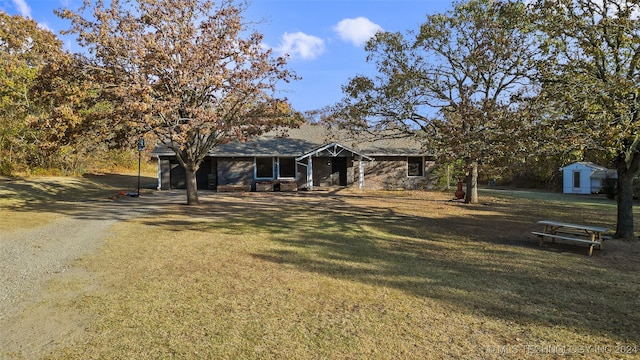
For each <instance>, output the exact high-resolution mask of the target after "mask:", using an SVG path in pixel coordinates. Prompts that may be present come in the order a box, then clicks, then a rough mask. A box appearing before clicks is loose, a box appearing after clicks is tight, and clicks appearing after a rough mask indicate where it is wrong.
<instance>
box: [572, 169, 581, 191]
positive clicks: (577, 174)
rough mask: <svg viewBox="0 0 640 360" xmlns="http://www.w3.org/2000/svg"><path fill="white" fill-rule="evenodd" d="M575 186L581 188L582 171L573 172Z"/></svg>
mask: <svg viewBox="0 0 640 360" xmlns="http://www.w3.org/2000/svg"><path fill="white" fill-rule="evenodd" d="M573 187H574V188H580V171H574V172H573Z"/></svg>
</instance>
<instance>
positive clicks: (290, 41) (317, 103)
mask: <svg viewBox="0 0 640 360" xmlns="http://www.w3.org/2000/svg"><path fill="white" fill-rule="evenodd" d="M81 3H82V1H81V0H0V10H2V11H5V12H7V13H9V14H20V15H23V16H26V17H30V18H32V19H34V20H35V21H37V22H38V23H39V24H40V25H41V26H42V27H44V28H47V29H49V30H51V31H52V32H53V33H55V34H56V35H58V36H61V35H60V30H63V29H66V28H68V25H69V24H68V23H66V22H65V21H62V20H61V19H59V18H57V17H56V16H55V14H54V13H53V9H56V8H63V7H68V8H69V9H72V10H75V9H77V8H78V7H79V6H80V5H81ZM450 7H451V1H448V0H250V2H249V8H248V9H247V11H246V12H245V18H246V19H247V20H251V21H260V22H259V23H258V24H257V25H256V28H257V30H258V31H259V32H261V33H262V34H264V42H265V45H267V46H269V47H271V48H273V49H274V51H275V52H276V53H277V54H280V53H288V54H289V55H290V61H289V68H290V69H292V70H294V71H295V72H296V73H297V74H298V76H300V77H302V80H299V81H295V82H292V83H290V84H284V83H283V84H281V86H280V90H281V92H280V94H278V95H279V96H281V97H287V98H288V99H289V101H290V102H291V104H292V105H293V107H294V108H295V109H296V110H299V111H307V110H313V109H319V108H322V107H324V106H327V105H332V104H334V103H335V102H337V101H339V100H340V99H341V98H342V91H341V86H342V85H345V84H346V83H347V82H348V79H349V78H351V77H353V76H355V75H358V74H365V75H370V74H372V70H373V67H372V65H370V64H367V63H366V61H365V58H366V52H365V51H364V42H365V41H366V40H367V39H368V38H370V37H371V36H372V35H373V34H374V33H375V32H376V31H378V30H384V31H400V32H402V33H406V31H408V30H417V29H418V28H419V26H420V24H421V23H422V22H424V20H425V19H426V16H427V14H433V13H439V12H443V11H446V10H448V9H449V8H450ZM61 38H62V40H63V41H64V43H65V46H66V47H67V48H69V49H70V50H71V51H73V52H80V51H81V49H80V48H79V47H78V46H77V45H75V44H74V38H73V37H64V38H63V37H61Z"/></svg>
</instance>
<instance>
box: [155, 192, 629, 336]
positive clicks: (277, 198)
mask: <svg viewBox="0 0 640 360" xmlns="http://www.w3.org/2000/svg"><path fill="white" fill-rule="evenodd" d="M408 201H410V200H408ZM417 204H418V202H416V205H417ZM437 204H438V205H439V206H440V205H442V204H441V203H437ZM185 211H188V213H186V214H187V215H189V216H190V217H191V218H192V219H193V222H191V221H187V222H185V221H184V220H178V219H168V220H167V221H166V222H157V221H155V222H153V223H151V222H148V225H155V226H162V227H165V228H167V229H173V230H174V231H176V230H177V229H190V230H198V231H204V232H211V233H229V234H244V233H254V232H265V233H268V234H270V239H271V240H272V241H274V242H275V243H276V244H278V246H276V247H272V248H271V249H270V250H266V251H264V252H259V253H253V254H251V256H253V257H254V258H257V259H260V260H263V261H268V262H271V263H275V264H284V265H288V266H295V267H297V268H298V269H300V270H303V271H308V272H312V273H316V274H320V275H325V276H329V277H334V278H339V279H345V280H349V281H356V282H360V283H363V284H367V285H371V286H379V287H390V288H395V289H399V290H402V291H404V292H406V293H409V294H412V295H413V296H417V297H426V298H431V299H436V300H440V301H443V302H445V303H448V304H451V306H455V307H462V308H466V309H467V311H469V312H471V313H476V314H483V315H485V316H489V317H494V318H497V319H503V320H509V321H515V322H517V323H519V324H522V325H523V326H525V325H526V324H532V323H535V324H540V325H544V326H561V327H570V328H575V329H578V331H580V332H583V333H584V334H594V333H599V334H602V335H606V336H609V337H613V338H618V339H620V340H621V341H635V342H638V340H640V338H639V336H640V335H639V334H640V315H639V314H638V312H637V311H635V310H633V309H635V308H636V306H637V299H638V297H639V296H640V284H638V281H637V275H635V274H636V273H637V271H638V270H640V269H637V267H636V268H635V269H633V271H631V270H629V269H626V270H625V271H621V270H618V269H616V268H615V267H612V268H609V267H606V266H604V265H605V264H606V263H605V262H603V260H602V259H603V258H600V259H598V256H599V255H598V253H596V254H595V255H594V257H592V258H589V257H587V256H586V249H584V248H581V247H567V251H569V252H568V253H564V252H561V251H545V250H541V249H540V248H538V246H537V240H536V238H535V237H533V236H531V235H530V234H529V231H531V230H532V226H534V225H535V222H534V221H532V215H535V216H538V215H540V214H545V212H546V211H548V208H547V209H546V210H545V209H542V210H540V211H543V213H536V212H535V211H537V210H536V209H535V208H526V205H523V206H520V207H519V208H517V209H513V208H512V207H511V206H504V207H500V206H499V205H492V206H482V205H479V206H476V207H475V208H474V209H473V211H471V213H470V214H469V213H465V214H462V215H452V216H448V217H431V216H429V213H428V212H425V215H422V216H417V215H408V214H405V213H399V212H397V211H395V210H392V209H385V208H384V207H371V206H369V207H365V206H361V205H354V204H353V203H352V202H350V201H349V200H348V199H346V198H344V197H340V196H332V195H329V194H323V195H317V194H303V195H296V196H281V195H273V194H269V195H236V196H224V197H218V196H215V195H214V196H211V197H209V198H206V199H205V200H204V201H203V206H202V207H201V208H200V209H194V208H190V209H188V210H187V209H185ZM203 211H204V212H205V213H203ZM160 216H161V214H160ZM560 249H562V247H560ZM565 260H566V261H565Z"/></svg>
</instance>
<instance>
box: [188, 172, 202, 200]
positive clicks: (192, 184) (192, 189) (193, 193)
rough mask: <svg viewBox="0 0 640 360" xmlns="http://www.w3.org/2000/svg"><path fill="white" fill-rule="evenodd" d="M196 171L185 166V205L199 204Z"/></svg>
mask: <svg viewBox="0 0 640 360" xmlns="http://www.w3.org/2000/svg"><path fill="white" fill-rule="evenodd" d="M196 171H197V170H193V169H191V168H190V167H187V168H185V177H186V181H187V205H200V200H198V182H197V180H196Z"/></svg>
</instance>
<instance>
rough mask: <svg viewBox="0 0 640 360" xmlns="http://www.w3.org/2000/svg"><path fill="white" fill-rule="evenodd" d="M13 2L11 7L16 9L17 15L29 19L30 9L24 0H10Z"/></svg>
mask: <svg viewBox="0 0 640 360" xmlns="http://www.w3.org/2000/svg"><path fill="white" fill-rule="evenodd" d="M11 1H12V2H13V7H15V8H16V10H17V11H18V13H20V15H22V16H24V17H28V18H30V17H31V8H30V7H29V5H28V4H27V1H26V0H11Z"/></svg>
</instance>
